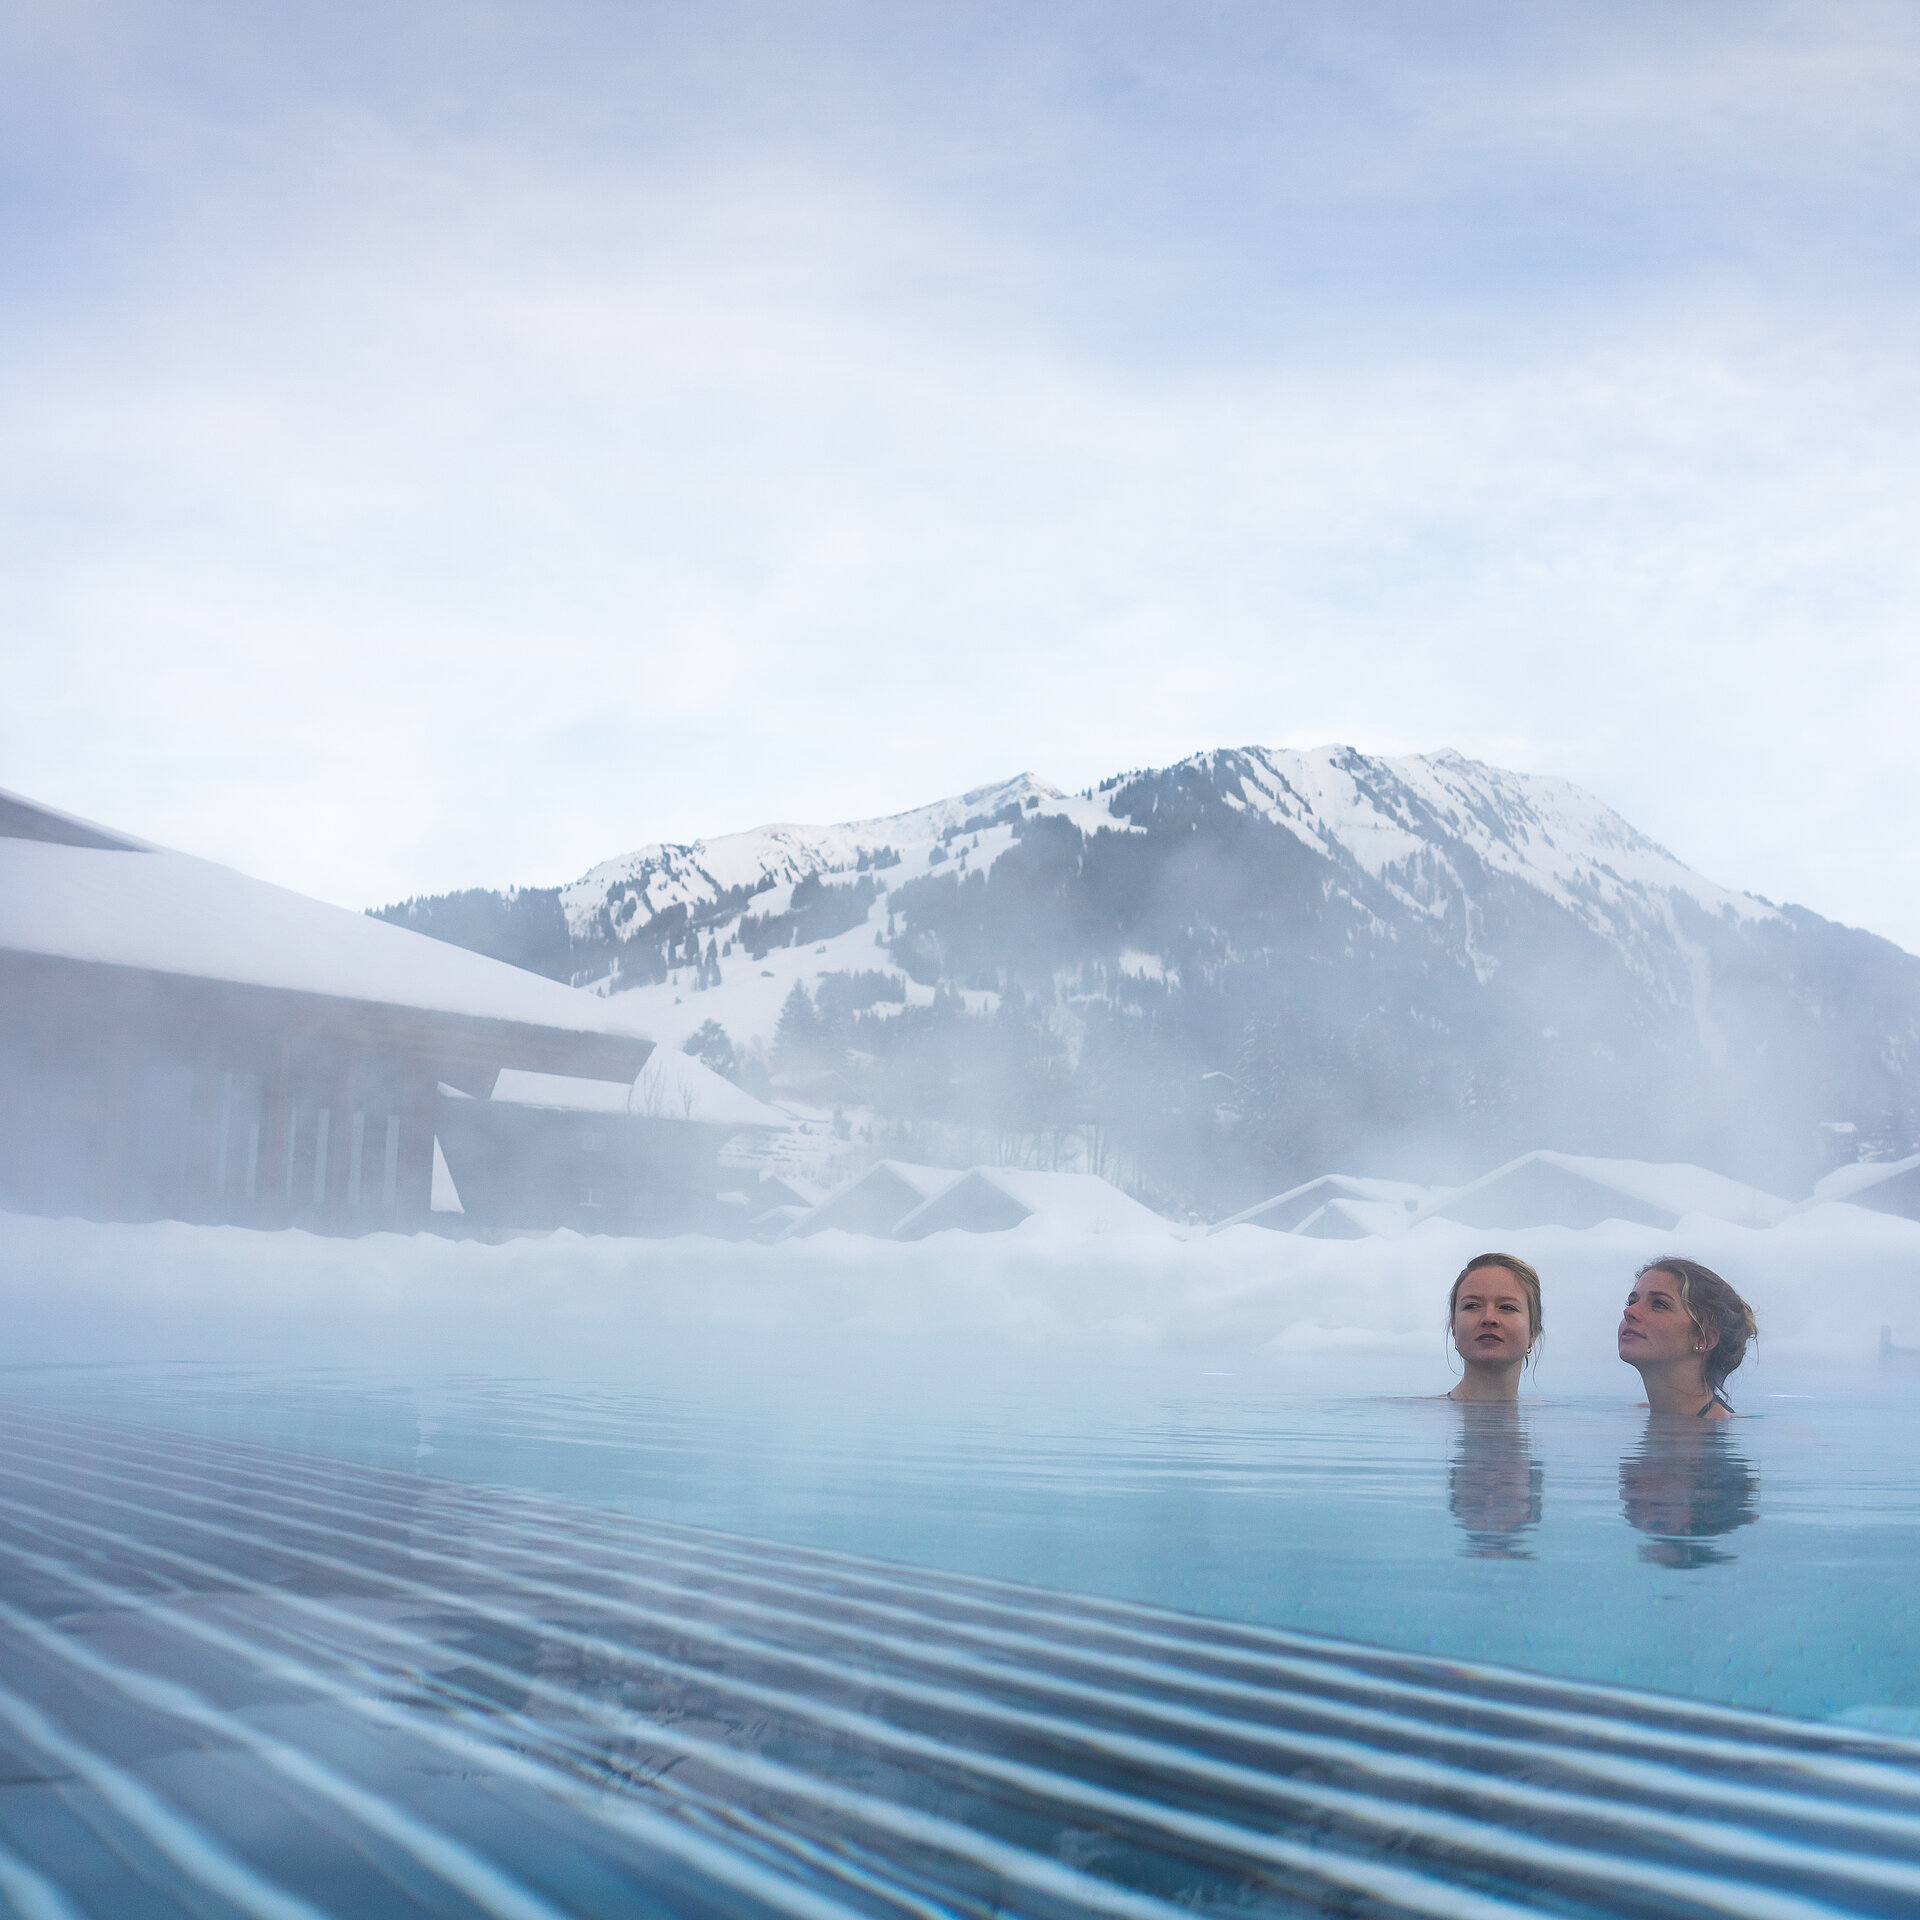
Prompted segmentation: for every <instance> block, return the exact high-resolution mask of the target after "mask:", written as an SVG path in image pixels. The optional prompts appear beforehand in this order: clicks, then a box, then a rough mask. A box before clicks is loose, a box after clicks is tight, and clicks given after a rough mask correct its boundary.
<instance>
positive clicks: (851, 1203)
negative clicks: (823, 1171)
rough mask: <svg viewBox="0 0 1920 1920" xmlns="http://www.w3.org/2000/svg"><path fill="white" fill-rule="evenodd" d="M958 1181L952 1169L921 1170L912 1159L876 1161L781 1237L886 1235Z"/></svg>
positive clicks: (924, 1168)
mask: <svg viewBox="0 0 1920 1920" xmlns="http://www.w3.org/2000/svg"><path fill="white" fill-rule="evenodd" d="M959 1178H960V1176H959V1174H957V1173H956V1172H955V1171H954V1170H953V1168H951V1167H923V1166H921V1165H919V1164H918V1163H917V1162H915V1161H912V1160H876V1161H875V1162H874V1163H873V1165H872V1166H870V1167H867V1168H865V1169H864V1170H863V1171H861V1172H859V1173H856V1174H855V1175H854V1176H853V1178H852V1179H851V1180H846V1181H843V1182H842V1183H841V1184H840V1185H839V1186H837V1187H835V1188H834V1190H833V1191H832V1192H831V1193H830V1194H828V1195H827V1197H826V1198H825V1199H824V1200H822V1201H821V1202H820V1204H819V1205H818V1206H817V1207H815V1208H814V1209H813V1210H812V1211H811V1212H810V1213H807V1214H804V1215H803V1216H802V1217H801V1218H800V1219H798V1220H796V1221H795V1222H794V1223H793V1224H792V1226H790V1227H789V1228H787V1230H786V1235H787V1236H794V1237H802V1238H803V1237H805V1236H806V1235H809V1234H815V1233H824V1232H826V1231H827V1230H828V1229H829V1228H832V1227H839V1228H842V1229H843V1230H845V1231H846V1232H848V1233H866V1234H879V1235H885V1234H889V1233H891V1232H892V1231H893V1230H894V1228H895V1227H896V1226H898V1225H899V1223H900V1221H901V1220H902V1219H904V1218H905V1216H906V1215H907V1214H909V1213H910V1212H912V1211H913V1210H914V1209H915V1208H917V1207H918V1206H920V1205H921V1204H922V1203H923V1202H924V1201H926V1200H929V1199H931V1198H932V1197H933V1196H934V1195H935V1194H938V1193H943V1192H945V1191H946V1189H947V1188H948V1187H950V1186H952V1185H953V1183H954V1182H955V1181H956V1180H957V1179H959ZM783 1237H786V1236H783Z"/></svg>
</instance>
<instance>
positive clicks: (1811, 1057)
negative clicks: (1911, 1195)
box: [385, 747, 1920, 1206]
mask: <svg viewBox="0 0 1920 1920" xmlns="http://www.w3.org/2000/svg"><path fill="white" fill-rule="evenodd" d="M385 914H386V917H388V918H391V919H396V920H400V921H402V922H403V923H404V924H408V925H413V926H416V927H418V928H420V929H421V930H422V931H425V932H430V933H438V934H440V935H441V936H442V937H447V938H453V939H456V940H458V941H460V942H461V944H465V945H473V946H479V947H481V948H482V949H483V950H485V951H490V952H496V953H499V954H500V955H501V957H504V958H510V959H515V960H517V961H518V962H519V963H520V964H522V965H532V966H535V967H537V968H538V969H539V970H541V971H545V972H549V973H553V974H555V975H557V976H559V977H564V978H569V979H572V980H574V981H575V982H576V984H580V985H591V986H592V987H593V988H594V989H595V990H597V991H600V992H619V993H622V994H628V993H631V994H633V995H634V996H635V1005H636V1006H637V1007H638V1008H639V1009H641V1010H642V1012H643V1014H644V1017H645V1018H646V1019H647V1021H648V1022H649V1023H650V1025H651V1027H652V1029H653V1030H654V1031H655V1032H657V1034H658V1036H659V1037H660V1039H661V1040H662V1041H663V1042H664V1043H666V1044H669V1045H681V1044H692V1045H697V1046H699V1047H700V1048H701V1049H702V1050H703V1051H704V1052H705V1053H706V1055H707V1057H708V1058H709V1059H710V1060H712V1061H713V1062H714V1063H715V1064H719V1065H722V1066H723V1067H728V1068H730V1069H731V1070H733V1071H735V1072H736V1073H740V1074H743V1075H745V1076H747V1077H749V1078H752V1077H755V1076H757V1075H762V1074H764V1075H769V1076H771V1077H772V1078H773V1079H774V1080H775V1081H776V1082H777V1083H778V1084H779V1085H780V1086H781V1087H783V1088H785V1089H787V1090H791V1091H794V1092H797V1093H800V1094H803V1095H805V1096H808V1097H810V1098H812V1099H814V1100H815V1101H817V1102H819V1103H821V1104H823V1105H842V1106H845V1107H848V1108H854V1109H860V1110H864V1111H865V1112H866V1113H868V1114H869V1115H873V1116H879V1117H880V1118H881V1119H882V1121H884V1122H885V1123H886V1124H887V1125H889V1126H893V1127H903V1126H904V1127H908V1128H911V1127H913V1126H931V1125H946V1126H967V1127H972V1128H976V1129H982V1128H984V1129H987V1130H989V1131H992V1132H994V1133H996V1134H998V1135H1000V1136H1003V1137H1005V1138H1018V1139H1031V1140H1036V1141H1045V1140H1052V1141H1055V1142H1057V1140H1058V1139H1059V1137H1060V1136H1061V1135H1062V1134H1063V1133H1065V1132H1073V1131H1077V1132H1078V1134H1079V1135H1080V1136H1082V1137H1097V1138H1098V1139H1100V1140H1101V1141H1102V1142H1104V1143H1105V1146H1104V1150H1111V1151H1115V1152H1118V1153H1121V1154H1122V1155H1124V1156H1125V1157H1126V1159H1127V1160H1128V1162H1129V1165H1130V1168H1131V1169H1132V1170H1133V1171H1134V1173H1135V1174H1136V1176H1137V1177H1138V1178H1139V1179H1140V1180H1141V1181H1142V1183H1143V1184H1144V1185H1146V1186H1148V1187H1149V1188H1151V1189H1152V1190H1154V1191H1155V1192H1156V1193H1157V1194H1158V1195H1159V1196H1160V1197H1161V1198H1162V1199H1163V1200H1169V1201H1174V1202H1178V1201H1181V1200H1185V1201H1188V1202H1189V1203H1192V1204H1196V1205H1202V1206H1208V1205H1214V1206H1217V1205H1220V1204H1223V1203H1224V1202H1225V1201H1227V1200H1229V1199H1231V1198H1233V1197H1235V1196H1236V1195H1238V1194H1241V1193H1249V1194H1250V1193H1253V1192H1256V1191H1258V1190H1261V1189H1262V1188H1270V1187H1271V1185H1272V1183H1273V1182H1274V1181H1275V1180H1278V1179H1284V1178H1286V1177H1288V1176H1289V1175H1291V1174H1293V1173H1300V1174H1310V1173H1318V1172H1322V1171H1326V1170H1328V1169H1329V1168H1332V1167H1335V1166H1340V1167H1345V1168H1349V1169H1352V1170H1358V1171H1376V1172H1383V1173H1386V1172H1395V1171H1405V1172H1407V1173H1409V1174H1410V1175H1411V1176H1412V1177H1416V1178H1423V1179H1432V1178H1439V1177H1446V1176H1448V1175H1460V1174H1464V1173H1468V1172H1472V1171H1476V1170H1478V1169H1479V1168H1480V1167H1483V1166H1484V1165H1485V1164H1487V1161H1488V1156H1489V1155H1496V1154H1499V1153H1502V1152H1505V1151H1508V1150H1515V1149H1519V1148H1522V1147H1531V1146H1554V1147H1560V1148H1564V1149H1566V1150H1569V1151H1584V1152H1599V1153H1631V1154H1634V1155H1637V1156H1641V1157H1652V1158H1664V1157H1675V1158H1688V1159H1694V1160H1698V1161H1701V1162H1702V1163H1704V1164H1706V1165H1709V1166H1713V1167H1717V1168H1720V1169H1721V1170H1723V1171H1726V1172H1730V1173H1737V1174H1741V1175H1743V1176H1745V1177H1748V1178H1753V1179H1758V1180H1761V1181H1762V1182H1763V1183H1771V1184H1773V1185H1775V1186H1782V1187H1787V1188H1793V1187H1794V1186H1795V1185H1796V1183H1797V1185H1798V1186H1799V1187H1800V1188H1804V1186H1805V1184H1806V1182H1807V1181H1809V1180H1810V1179H1811V1178H1812V1177H1813V1175H1814V1174H1815V1173H1817V1172H1818V1171H1820V1170H1821V1169H1822V1168H1823V1167H1824V1166H1825V1165H1827V1164H1830V1163H1831V1161H1832V1160H1833V1159H1834V1158H1836V1157H1841V1156H1844V1157H1851V1155H1852V1153H1853V1152H1854V1151H1856V1150H1858V1149H1859V1148H1860V1147H1861V1146H1862V1145H1863V1144H1870V1145H1872V1146H1873V1147H1874V1148H1875V1149H1877V1150H1879V1151H1884V1152H1893V1151H1897V1150H1905V1148H1906V1147H1907V1146H1908V1145H1909V1144H1910V1141H1909V1136H1910V1134H1911V1132H1912V1129H1913V1122H1912V1118H1911V1113H1910V1104H1911V1093H1912V1088H1913V1083H1914V1074H1915V1071H1916V1063H1920V960H1916V959H1915V958H1913V957H1912V956H1910V955H1908V954H1906V953H1904V952H1902V951H1901V950H1900V949H1898V948H1896V947H1894V946H1892V945H1891V944H1890V943H1888V942H1886V941H1883V940H1879V939H1877V938H1875V937H1874V936H1872V935H1869V934H1864V933H1859V932H1855V931H1852V930H1849V929H1846V928H1842V927H1839V926H1836V925H1834V924H1832V923H1831V922H1828V921H1825V920H1822V919H1820V918H1819V917H1818V916H1817V915H1814V914H1811V913H1808V912H1806V911H1804V910H1803V909H1799V908H1794V907H1777V906H1774V905H1772V904H1771V903H1769V902H1766V901H1763V900H1760V899H1757V898H1755V897H1753V896H1751V895H1747V894H1742V893H1735V892H1730V891H1728V890H1727V889H1726V888H1723V887H1720V886H1717V885H1715V884H1714V883H1713V882H1711V881H1708V880H1706V879H1703V878H1702V877H1701V876H1699V875H1698V874H1695V873H1693V872H1692V871H1691V870H1689V869H1688V868H1687V867H1685V866H1683V865H1682V864H1681V863H1680V862H1679V861H1677V860H1675V859H1674V858H1673V857H1672V856H1671V855H1670V854H1668V853H1666V852H1665V851H1664V850H1663V849H1662V848H1660V847H1659V846H1657V845H1655V844H1654V843H1653V842H1652V841H1650V840H1649V839H1647V838H1646V836H1644V835H1643V834H1641V833H1639V832H1637V831H1636V830H1635V829H1634V828H1633V827H1632V826H1631V825H1629V824H1628V823H1627V822H1626V821H1625V820H1623V819H1622V818H1621V817H1620V816H1619V815H1618V814H1616V813H1614V812H1612V811H1611V810H1610V809H1608V808H1607V807H1605V806H1603V805H1601V804H1600V803H1599V802H1598V801H1597V800H1595V799H1594V798H1593V797H1592V796H1591V795H1590V794H1587V793H1585V792H1583V791H1582V790H1581V789H1579V788H1578V787H1575V786H1573V785H1571V784H1570V783H1568V782H1566V781H1563V780H1557V779H1552V778H1545V777H1540V776H1535V775H1525V774H1517V773H1511V772H1506V771H1503V770H1501V769H1499V768H1494V767H1488V766H1484V765H1481V764H1480V763H1478V762H1475V761H1470V760H1466V759H1464V758H1462V757H1461V756H1460V755H1458V754H1452V753H1439V754H1432V755H1425V756H1417V757H1408V758H1403V759H1382V758H1376V757H1372V756H1368V755H1365V754H1361V753H1358V752H1355V751H1353V750H1352V749H1349V748H1341V747H1327V748H1319V749H1315V750H1313V751H1310V752H1292V751H1276V750H1267V749H1260V748H1245V749H1239V750H1232V751H1220V752H1212V753H1205V754H1200V755H1196V756H1195V757H1194V758H1192V759H1190V760H1186V761H1182V762H1180V763H1179V764H1178V765H1175V766H1172V767H1167V768H1161V769H1152V770H1145V771H1141V772H1136V773H1130V774H1124V775H1118V776H1115V777H1114V778H1113V779H1110V780H1108V781H1106V782H1104V783H1102V785H1101V786H1100V787H1099V788H1097V789H1095V790H1092V791H1090V792H1087V793H1083V794H1079V795H1066V794H1062V793H1060V792H1058V791H1057V790H1056V789H1054V788H1052V787H1049V786H1047V785H1046V784H1045V783H1044V782H1042V781H1039V780H1036V779H1034V778H1032V777H1031V776H1022V777H1020V778H1018V779H1015V780H1011V781H1007V782H1005V783H1003V784H1001V785H998V786H992V787H983V788H978V789H976V790H974V791H972V792H970V793H967V794H963V795H960V796H957V797H955V798H953V799H949V800H943V801H939V802H937V803H935V804H934V805H932V806H927V807H921V808H918V809H915V810H914V811H912V812H909V813H903V814H897V815H892V816H889V817H886V818H883V819H877V820H868V821H856V822H849V823H846V824H843V825H839V826H831V827H794V826H770V827H763V828H759V829H756V830H755V831H753V832H750V833H743V834H734V835H728V836H725V837H722V838H717V839H714V840H710V841H700V842H695V843H694V844H692V845H690V846H649V847H643V848H641V849H639V850H638V851H636V852H634V853H630V854H626V855H623V856H621V857H619V858H617V859H614V860H609V861H607V862H604V863H603V864H602V865H600V866H597V867H595V868H594V869H593V870H592V871H591V872H589V873H587V874H585V875H583V876H581V878H580V879H578V880H576V881H575V882H573V883H572V884H571V885H570V886H566V887H562V888H555V889H545V890H540V889H522V890H516V891H514V892H511V893H505V894H484V893H483V894H468V895H456V896H447V897H444V898H441V899H438V900H428V901H414V902H409V903H406V904H405V905H404V906H401V907H395V908H389V909H386V910H385ZM1849 1129H1851V1131H1848V1130H1849Z"/></svg>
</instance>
